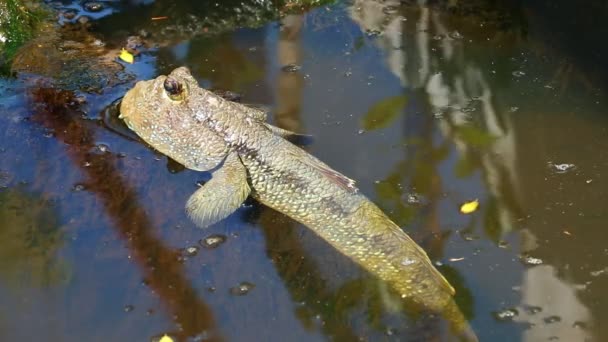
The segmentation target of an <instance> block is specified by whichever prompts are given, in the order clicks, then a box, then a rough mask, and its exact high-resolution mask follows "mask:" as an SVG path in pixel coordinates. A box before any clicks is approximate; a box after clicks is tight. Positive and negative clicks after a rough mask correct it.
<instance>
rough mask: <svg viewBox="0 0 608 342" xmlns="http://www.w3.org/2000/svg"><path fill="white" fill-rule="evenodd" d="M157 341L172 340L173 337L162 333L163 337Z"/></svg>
mask: <svg viewBox="0 0 608 342" xmlns="http://www.w3.org/2000/svg"><path fill="white" fill-rule="evenodd" d="M158 342H173V339H172V338H171V336H169V335H167V334H164V335H163V337H161V338H160V340H158Z"/></svg>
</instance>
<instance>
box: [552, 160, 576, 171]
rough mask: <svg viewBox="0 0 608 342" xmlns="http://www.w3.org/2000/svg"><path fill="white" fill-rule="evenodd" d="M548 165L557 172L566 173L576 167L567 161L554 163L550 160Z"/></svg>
mask: <svg viewBox="0 0 608 342" xmlns="http://www.w3.org/2000/svg"><path fill="white" fill-rule="evenodd" d="M549 166H550V167H551V168H552V169H553V170H554V171H555V172H557V173H566V172H568V171H572V170H574V169H575V168H576V165H574V164H568V163H563V164H555V163H551V162H550V163H549Z"/></svg>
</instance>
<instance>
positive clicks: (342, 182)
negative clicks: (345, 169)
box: [297, 150, 359, 193]
mask: <svg viewBox="0 0 608 342" xmlns="http://www.w3.org/2000/svg"><path fill="white" fill-rule="evenodd" d="M300 151H301V153H302V154H306V155H305V156H304V155H300V156H297V157H298V158H297V159H298V160H300V161H301V162H302V163H304V164H306V165H308V166H310V167H311V168H313V169H315V170H317V171H319V172H321V173H322V174H323V175H324V176H325V177H327V178H328V179H329V180H331V181H332V182H334V183H335V184H336V185H338V186H339V187H341V188H342V189H344V190H346V191H348V192H351V193H356V192H357V191H359V189H357V187H356V186H355V181H354V180H352V179H350V178H348V177H346V176H345V175H343V174H341V173H340V172H338V171H336V170H334V169H332V168H331V167H329V166H328V165H327V164H325V163H323V162H322V161H320V160H319V159H317V158H315V157H313V156H311V155H309V154H307V153H306V152H304V151H303V150H300Z"/></svg>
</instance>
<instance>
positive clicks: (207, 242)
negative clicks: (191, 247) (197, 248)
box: [198, 234, 226, 249]
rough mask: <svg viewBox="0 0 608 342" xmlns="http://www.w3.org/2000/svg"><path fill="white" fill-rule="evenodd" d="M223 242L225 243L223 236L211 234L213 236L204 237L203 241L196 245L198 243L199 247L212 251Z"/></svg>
mask: <svg viewBox="0 0 608 342" xmlns="http://www.w3.org/2000/svg"><path fill="white" fill-rule="evenodd" d="M224 242H226V236H225V235H221V234H213V235H209V236H208V237H206V238H204V239H201V240H200V241H199V242H198V243H199V245H201V246H203V247H205V248H207V249H214V248H217V247H219V246H220V245H221V244H223V243H224Z"/></svg>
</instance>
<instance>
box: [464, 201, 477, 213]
mask: <svg viewBox="0 0 608 342" xmlns="http://www.w3.org/2000/svg"><path fill="white" fill-rule="evenodd" d="M478 207H479V201H478V200H474V201H471V202H465V203H463V204H462V205H461V206H460V212H461V213H463V214H470V213H472V212H474V211H475V210H477V208H478Z"/></svg>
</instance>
